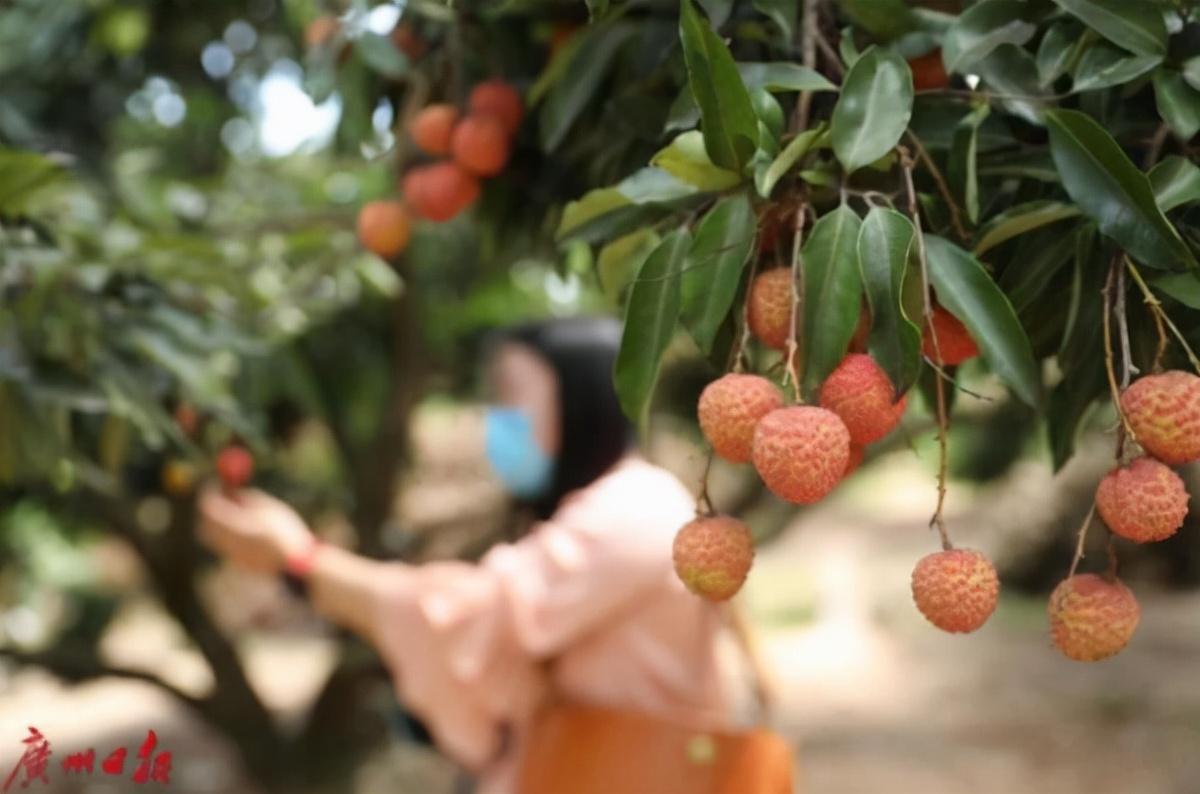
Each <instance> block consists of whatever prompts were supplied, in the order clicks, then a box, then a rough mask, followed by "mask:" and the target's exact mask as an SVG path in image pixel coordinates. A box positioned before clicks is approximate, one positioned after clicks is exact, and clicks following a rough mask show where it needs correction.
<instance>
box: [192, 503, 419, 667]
mask: <svg viewBox="0 0 1200 794" xmlns="http://www.w3.org/2000/svg"><path fill="white" fill-rule="evenodd" d="M199 507H200V521H199V532H200V538H201V540H203V541H204V542H205V543H206V544H207V545H208V546H210V547H211V548H212V549H213V550H214V551H216V552H217V553H218V554H220V555H221V556H223V557H225V558H227V559H229V560H230V561H232V562H233V563H235V564H237V565H239V566H241V567H243V568H247V569H249V570H253V571H258V572H260V573H266V574H279V573H282V572H283V571H284V570H285V569H286V566H287V562H288V560H293V559H298V558H301V557H304V556H305V555H309V554H312V555H313V556H312V558H311V563H312V567H311V569H310V571H309V573H308V576H307V582H308V590H309V597H310V600H311V602H312V605H313V608H314V609H315V610H316V611H317V612H318V613H319V614H320V615H321V616H322V617H324V618H326V619H328V620H330V621H332V622H334V623H337V624H338V625H340V626H343V627H345V628H347V629H350V630H351V631H353V632H355V633H356V634H358V635H360V636H361V637H363V639H365V640H367V641H369V642H372V643H375V642H376V641H377V639H378V637H377V636H376V635H377V631H376V625H377V623H376V621H375V620H374V619H373V618H374V616H375V614H376V611H377V610H376V605H377V604H378V601H379V594H380V588H381V587H383V586H384V585H385V584H386V578H387V577H394V576H396V575H398V574H400V573H401V572H403V571H404V570H406V566H403V565H399V564H397V563H387V564H384V563H380V562H377V561H375V560H371V559H368V558H366V557H361V556H359V555H357V554H354V553H352V552H349V551H346V550H344V549H340V548H337V547H335V546H328V545H321V546H320V547H319V548H318V549H317V550H316V551H315V553H314V551H313V544H314V543H315V540H314V537H313V534H312V532H311V531H310V530H309V528H308V526H307V525H306V524H305V523H304V520H303V519H302V518H300V516H299V515H298V514H297V513H296V511H295V510H293V509H292V508H291V507H289V506H288V505H287V504H286V503H284V502H282V501H280V500H279V499H276V498H275V497H273V496H271V495H270V494H267V493H264V492H262V491H256V490H246V491H239V492H238V493H237V494H235V495H230V494H228V493H225V492H223V491H221V490H219V489H217V488H209V489H207V490H205V491H204V492H203V493H202V494H201V495H200V500H199Z"/></svg>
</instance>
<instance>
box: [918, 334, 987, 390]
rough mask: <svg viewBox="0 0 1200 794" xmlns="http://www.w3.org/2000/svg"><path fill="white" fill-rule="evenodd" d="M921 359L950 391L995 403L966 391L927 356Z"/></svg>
mask: <svg viewBox="0 0 1200 794" xmlns="http://www.w3.org/2000/svg"><path fill="white" fill-rule="evenodd" d="M930 335H931V336H932V335H933V331H932V330H931V331H930ZM922 359H924V361H925V363H926V364H928V365H929V366H930V368H931V369H932V370H933V371H934V372H936V373H937V374H938V377H939V378H941V379H942V380H944V381H946V383H948V384H950V387H951V388H952V389H954V390H955V391H960V392H962V393H963V394H966V395H968V396H970V397H974V398H975V399H976V400H982V401H983V402H986V403H994V402H996V399H995V398H994V397H988V396H987V395H986V394H980V393H979V392H977V391H972V390H971V389H968V388H967V387H966V386H963V385H961V384H960V383H957V382H956V381H955V380H954V378H952V377H950V373H949V372H947V371H946V370H944V369H942V368H941V367H940V366H938V364H937V362H935V361H934V360H933V359H932V358H930V357H929V356H922Z"/></svg>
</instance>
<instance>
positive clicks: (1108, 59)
mask: <svg viewBox="0 0 1200 794" xmlns="http://www.w3.org/2000/svg"><path fill="white" fill-rule="evenodd" d="M1160 63H1162V56H1161V55H1130V54H1129V53H1127V52H1125V51H1124V50H1121V49H1118V48H1117V47H1114V46H1112V45H1111V44H1107V43H1105V42H1097V43H1096V44H1093V45H1092V46H1091V47H1089V48H1088V49H1087V51H1086V52H1084V53H1083V57H1082V58H1080V59H1079V65H1078V66H1076V67H1075V81H1074V83H1073V84H1072V86H1071V90H1072V91H1097V90H1099V89H1101V88H1111V87H1112V86H1114V85H1121V84H1122V83H1128V82H1129V81H1131V80H1134V79H1136V78H1138V77H1141V76H1142V75H1144V74H1145V73H1146V72H1149V71H1150V70H1151V69H1153V68H1154V67H1156V66H1158V65H1159V64H1160Z"/></svg>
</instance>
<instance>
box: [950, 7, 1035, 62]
mask: <svg viewBox="0 0 1200 794" xmlns="http://www.w3.org/2000/svg"><path fill="white" fill-rule="evenodd" d="M1025 10H1026V5H1025V3H1022V2H1019V1H1018V0H981V2H978V3H976V4H975V5H973V6H971V7H970V8H968V9H967V10H966V11H964V12H963V13H961V14H960V15H959V16H958V18H957V19H955V20H954V24H952V25H951V26H950V29H949V30H947V31H946V37H945V38H944V39H943V40H942V62H943V63H944V64H945V65H946V73H947V74H954V73H955V72H964V71H966V70H967V69H969V68H970V67H971V66H973V65H974V64H975V63H977V62H979V61H981V60H982V59H984V58H985V57H987V55H988V53H990V52H991V51H992V50H994V49H996V48H997V47H999V46H1000V45H1001V44H1024V43H1025V42H1027V41H1029V40H1030V39H1031V38H1033V34H1034V33H1036V32H1037V26H1036V25H1031V24H1030V23H1028V22H1026V21H1025V20H1024V19H1022V18H1021V16H1022V14H1023V13H1024V12H1025Z"/></svg>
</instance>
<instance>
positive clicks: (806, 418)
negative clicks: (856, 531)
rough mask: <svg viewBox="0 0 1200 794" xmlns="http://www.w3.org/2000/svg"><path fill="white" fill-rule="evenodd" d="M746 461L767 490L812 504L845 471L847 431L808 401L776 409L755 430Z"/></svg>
mask: <svg viewBox="0 0 1200 794" xmlns="http://www.w3.org/2000/svg"><path fill="white" fill-rule="evenodd" d="M751 459H752V460H753V461H754V468H755V469H757V470H758V475H759V476H760V477H762V479H763V482H764V483H765V484H766V486H767V488H769V489H770V490H771V493H773V494H775V495H776V496H778V497H779V498H780V499H786V500H787V501H789V502H794V503H796V504H802V505H807V504H813V503H814V502H819V501H820V500H821V499H822V498H824V496H825V494H827V493H829V492H830V491H831V490H833V487H834V486H835V485H837V484H838V482H839V481H841V479H842V477H843V476H844V475H845V473H846V465H847V464H848V463H849V461H850V432H849V431H848V430H846V425H845V424H843V423H842V420H841V419H838V416H837V414H835V413H834V412H833V411H827V410H825V409H824V408H817V407H816V406H811V405H799V406H792V407H790V408H779V409H776V410H774V411H772V412H771V413H769V414H767V415H766V416H764V417H763V418H762V419H761V420H760V421H759V423H758V426H757V427H755V428H754V445H753V448H752V450H751Z"/></svg>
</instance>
